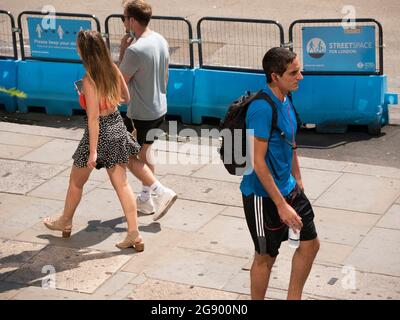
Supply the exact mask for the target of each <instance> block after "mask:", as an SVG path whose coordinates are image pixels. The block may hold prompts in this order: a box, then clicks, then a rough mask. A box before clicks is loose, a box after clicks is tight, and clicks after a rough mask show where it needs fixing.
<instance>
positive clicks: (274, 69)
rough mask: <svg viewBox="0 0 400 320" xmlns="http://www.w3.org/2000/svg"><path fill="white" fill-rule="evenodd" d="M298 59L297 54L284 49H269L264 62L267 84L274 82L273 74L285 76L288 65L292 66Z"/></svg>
mask: <svg viewBox="0 0 400 320" xmlns="http://www.w3.org/2000/svg"><path fill="white" fill-rule="evenodd" d="M296 57H297V54H296V53H294V52H293V51H290V50H288V49H285V48H282V47H275V48H272V49H269V50H268V51H267V53H266V54H265V55H264V58H263V60H262V65H263V69H264V73H265V76H266V77H267V83H271V82H272V78H271V74H272V73H276V74H279V75H280V76H281V75H283V74H284V73H285V71H286V69H287V67H288V65H289V64H291V63H292V62H293V60H294V59H295V58H296Z"/></svg>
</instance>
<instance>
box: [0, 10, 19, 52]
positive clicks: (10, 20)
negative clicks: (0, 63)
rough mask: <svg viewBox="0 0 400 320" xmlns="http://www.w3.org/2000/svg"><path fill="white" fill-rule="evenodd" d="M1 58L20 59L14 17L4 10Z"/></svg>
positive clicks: (0, 18) (1, 13)
mask: <svg viewBox="0 0 400 320" xmlns="http://www.w3.org/2000/svg"><path fill="white" fill-rule="evenodd" d="M0 58H1V59H18V53H17V39H16V36H15V21H14V17H13V16H12V15H11V13H10V12H8V11H4V10H0Z"/></svg>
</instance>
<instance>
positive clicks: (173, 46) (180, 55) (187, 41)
mask: <svg viewBox="0 0 400 320" xmlns="http://www.w3.org/2000/svg"><path fill="white" fill-rule="evenodd" d="M121 18H122V15H121V14H112V15H110V16H108V17H107V18H106V20H105V23H104V25H105V36H106V40H107V45H108V47H109V49H110V52H111V55H112V57H113V59H114V61H118V58H119V46H120V43H121V39H122V37H123V36H124V34H125V27H124V25H123V23H122V21H121ZM149 27H150V29H152V30H154V31H156V32H158V33H160V34H162V35H163V37H164V38H165V39H166V40H167V41H168V44H169V48H170V55H171V57H170V67H171V68H193V67H194V58H193V42H192V41H191V40H192V38H193V31H192V25H191V24H190V22H189V21H188V20H187V19H185V18H182V17H169V16H153V17H152V18H151V20H150V24H149Z"/></svg>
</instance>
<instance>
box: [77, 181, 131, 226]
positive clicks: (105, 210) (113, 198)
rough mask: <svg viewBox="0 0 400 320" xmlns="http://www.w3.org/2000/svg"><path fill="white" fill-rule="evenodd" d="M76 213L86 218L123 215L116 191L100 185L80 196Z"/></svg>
mask: <svg viewBox="0 0 400 320" xmlns="http://www.w3.org/2000/svg"><path fill="white" fill-rule="evenodd" d="M76 214H77V215H79V216H81V217H82V218H85V219H87V220H112V219H115V218H118V217H122V216H124V212H123V211H122V207H121V203H120V202H119V200H118V196H117V193H116V192H115V191H114V190H109V189H101V188H100V187H99V188H96V189H94V190H93V191H91V192H90V193H88V194H87V195H85V196H84V197H82V200H81V203H80V204H79V207H78V209H77V210H76Z"/></svg>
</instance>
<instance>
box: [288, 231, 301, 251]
mask: <svg viewBox="0 0 400 320" xmlns="http://www.w3.org/2000/svg"><path fill="white" fill-rule="evenodd" d="M288 243H289V247H291V248H293V249H296V248H298V247H299V245H300V231H297V230H293V229H292V228H289V239H288Z"/></svg>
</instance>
